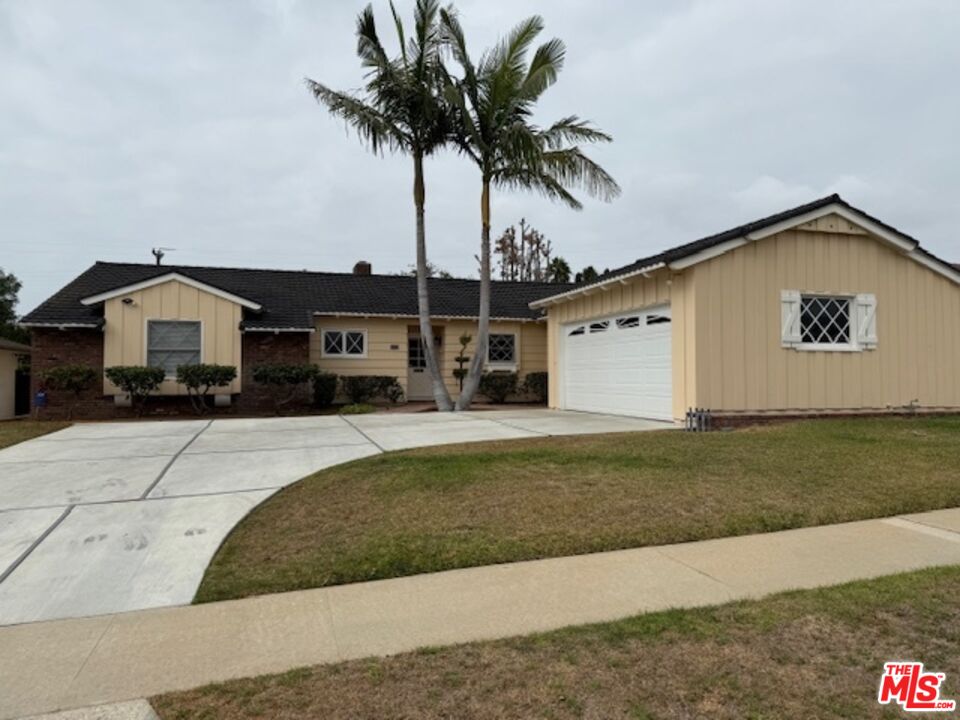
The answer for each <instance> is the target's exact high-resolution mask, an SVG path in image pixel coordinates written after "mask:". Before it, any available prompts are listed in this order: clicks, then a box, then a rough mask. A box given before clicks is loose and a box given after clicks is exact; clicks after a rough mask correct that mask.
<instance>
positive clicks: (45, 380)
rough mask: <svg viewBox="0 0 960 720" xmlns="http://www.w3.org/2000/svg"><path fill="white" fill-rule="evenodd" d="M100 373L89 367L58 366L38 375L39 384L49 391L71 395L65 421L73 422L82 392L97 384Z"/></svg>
mask: <svg viewBox="0 0 960 720" xmlns="http://www.w3.org/2000/svg"><path fill="white" fill-rule="evenodd" d="M99 380H100V373H98V372H97V371H96V368H92V367H90V366H89V365H58V366H56V367H52V368H50V369H49V370H47V371H46V372H43V373H41V374H40V382H41V383H42V384H43V385H44V386H45V387H47V388H49V389H51V390H60V391H61V392H65V393H73V402H71V403H70V407H69V408H67V420H73V411H74V409H75V408H76V407H77V403H78V402H80V395H81V393H83V391H84V390H90V389H92V388H93V387H94V385H95V384H96V383H97V382H99Z"/></svg>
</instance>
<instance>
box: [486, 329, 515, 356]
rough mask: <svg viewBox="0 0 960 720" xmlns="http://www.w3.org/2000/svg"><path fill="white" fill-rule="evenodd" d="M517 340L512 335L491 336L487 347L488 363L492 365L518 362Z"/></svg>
mask: <svg viewBox="0 0 960 720" xmlns="http://www.w3.org/2000/svg"><path fill="white" fill-rule="evenodd" d="M516 348H517V338H516V336H515V335H510V334H505V333H504V334H498V333H491V334H490V342H489V345H488V347H487V361H488V362H492V363H512V362H515V361H516Z"/></svg>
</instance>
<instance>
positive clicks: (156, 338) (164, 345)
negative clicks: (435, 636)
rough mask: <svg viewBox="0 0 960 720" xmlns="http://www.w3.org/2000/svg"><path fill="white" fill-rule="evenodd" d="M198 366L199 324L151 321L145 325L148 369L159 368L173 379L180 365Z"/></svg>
mask: <svg viewBox="0 0 960 720" xmlns="http://www.w3.org/2000/svg"><path fill="white" fill-rule="evenodd" d="M199 362H200V323H199V322H196V321H183V320H151V321H150V322H148V323H147V365H149V366H150V367H162V368H163V369H164V372H165V373H166V374H167V377H173V376H175V375H176V374H177V368H178V367H180V366H181V365H197V364H198V363H199Z"/></svg>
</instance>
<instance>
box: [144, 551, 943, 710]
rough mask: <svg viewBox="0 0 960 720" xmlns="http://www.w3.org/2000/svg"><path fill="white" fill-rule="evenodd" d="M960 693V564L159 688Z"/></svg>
mask: <svg viewBox="0 0 960 720" xmlns="http://www.w3.org/2000/svg"><path fill="white" fill-rule="evenodd" d="M905 658H906V659H919V660H922V661H923V662H925V663H926V665H927V667H928V668H930V669H933V670H937V671H943V672H946V673H947V682H946V686H945V688H944V692H943V697H946V698H957V697H960V684H958V678H960V568H956V567H953V568H940V569H934V570H925V571H921V572H917V573H910V574H904V575H895V576H891V577H887V578H880V579H877V580H871V581H866V582H858V583H852V584H849V585H844V586H840V587H834V588H826V589H822V590H814V591H801V592H793V593H785V594H782V595H777V596H773V597H771V598H767V599H764V600H760V601H751V602H740V603H734V604H729V605H723V606H720V607H716V608H707V609H699V610H687V611H679V610H677V611H670V612H664V613H657V614H652V615H644V616H639V617H636V618H632V619H629V620H624V621H620V622H614V623H607V624H602V625H591V626H585V627H579V628H572V629H568V630H562V631H558V632H553V633H549V634H544V635H537V636H532V637H526V638H518V639H512V640H505V641H497V642H487V643H475V644H471V645H463V646H459V647H452V648H445V649H440V650H427V651H421V652H415V653H407V654H404V655H398V656H395V657H392V658H385V659H371V660H361V661H354V662H348V663H342V664H339V665H332V666H321V667H314V668H308V669H302V670H295V671H292V672H289V673H284V674H280V675H271V676H264V677H259V678H253V679H248V680H238V681H234V682H228V683H224V684H220V685H212V686H209V687H205V688H201V689H198V690H194V691H190V692H184V693H174V694H169V695H165V696H162V697H159V698H155V699H154V700H153V703H154V706H155V707H156V709H157V711H158V712H159V713H160V716H161V718H163V720H188V719H199V718H204V719H206V720H215V719H217V718H224V719H226V718H231V719H236V720H243V719H245V718H271V719H272V720H306V719H307V718H325V719H327V720H334V719H343V720H347V719H348V718H349V719H351V720H357V719H361V718H369V719H370V720H388V719H393V718H395V719H397V720H399V719H401V718H402V719H404V720H427V719H429V718H437V719H440V718H457V719H458V720H473V719H476V720H481V719H490V720H494V719H502V718H547V719H554V720H565V719H567V718H597V719H599V718H603V719H604V720H607V719H608V718H634V719H639V718H706V717H709V718H719V719H721V720H723V719H729V720H742V719H743V718H802V719H803V720H808V719H809V718H827V717H829V718H879V717H889V718H896V717H902V715H901V714H900V713H899V712H898V711H897V710H896V709H895V708H893V707H888V708H886V709H883V708H881V707H880V706H879V705H877V703H876V692H877V686H878V683H879V679H880V673H881V671H882V666H883V663H884V662H885V661H887V660H891V659H905Z"/></svg>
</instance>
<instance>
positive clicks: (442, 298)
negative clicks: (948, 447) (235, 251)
mask: <svg viewBox="0 0 960 720" xmlns="http://www.w3.org/2000/svg"><path fill="white" fill-rule="evenodd" d="M479 285H480V284H479V281H475V280H459V279H448V280H445V279H432V280H430V302H431V310H432V317H433V323H432V324H433V326H434V333H435V336H436V337H435V344H436V346H437V349H438V350H439V353H438V355H439V361H440V366H441V371H442V372H443V376H444V378H445V380H446V383H447V387H448V388H449V389H450V392H451V393H453V394H454V395H456V394H457V392H458V389H459V384H458V382H457V380H456V379H455V378H454V375H453V370H454V369H455V368H457V367H459V366H458V364H457V362H456V360H455V358H456V356H457V355H459V353H460V343H459V341H458V338H459V337H460V336H461V335H462V334H464V333H467V334H470V335H473V336H474V337H475V336H476V319H475V318H476V314H477V308H478V304H479ZM570 287H572V286H570V285H547V284H546V283H516V282H494V283H493V290H492V305H491V316H492V319H491V325H490V332H491V336H490V348H489V351H488V362H487V367H488V368H489V369H501V370H512V371H516V372H517V373H518V374H519V375H520V376H521V377H522V376H524V375H526V374H527V373H529V372H534V371H543V370H545V369H546V366H547V351H546V339H547V333H546V322H545V320H544V318H543V317H542V313H540V312H539V311H536V310H531V309H530V307H529V304H530V302H531V301H532V300H534V299H536V298H539V297H543V296H544V295H546V294H549V292H550V291H551V290H552V289H561V290H566V289H569V288H570ZM21 324H23V325H25V326H27V327H30V328H31V329H32V331H33V350H34V352H33V366H34V369H35V372H36V373H37V374H39V373H40V372H42V371H43V370H45V369H46V368H48V367H51V366H54V365H58V364H64V363H84V364H88V365H92V366H93V367H96V368H98V369H101V368H105V367H110V366H114V365H159V366H163V367H165V368H166V369H167V371H168V379H167V380H166V381H165V382H164V384H163V386H162V387H161V390H160V393H159V394H161V395H164V396H177V395H183V394H185V389H184V388H183V387H182V386H179V385H178V384H177V383H176V382H175V381H174V379H173V378H174V375H175V372H176V367H177V366H178V365H180V364H184V363H197V362H205V363H219V364H224V365H234V366H236V367H237V369H238V377H237V379H236V380H235V381H234V382H233V384H232V385H231V386H230V387H229V388H225V389H224V390H223V391H222V392H221V396H222V397H221V398H220V401H227V400H228V399H229V400H231V401H232V402H233V403H234V404H236V405H237V406H238V407H239V408H240V409H241V410H243V411H256V410H260V409H267V408H269V407H272V399H271V396H270V395H269V392H268V391H267V389H266V388H263V387H262V386H258V385H257V384H256V383H254V382H253V378H252V372H253V368H254V367H255V366H256V365H259V364H264V363H307V362H313V363H316V364H317V365H319V366H320V367H321V368H322V369H324V370H328V371H331V372H335V373H337V374H339V375H390V376H395V377H397V378H398V379H399V382H400V384H401V385H402V386H403V388H404V390H405V392H406V395H407V398H408V399H410V400H430V399H432V394H431V384H430V378H429V374H428V372H427V371H426V369H425V368H424V363H423V354H422V352H421V351H420V348H421V346H420V331H419V321H418V314H417V292H416V279H415V278H413V277H411V276H408V275H373V274H371V272H370V265H369V264H368V263H364V262H360V263H357V265H356V267H355V268H354V273H353V274H344V273H322V272H307V271H278V270H253V269H232V268H211V267H186V266H167V265H164V266H157V265H139V264H123V263H104V262H98V263H96V264H95V265H94V266H93V267H91V268H90V269H88V270H87V271H86V272H84V273H83V274H82V275H80V276H79V277H78V278H76V279H75V280H74V281H73V282H71V283H70V284H69V285H67V286H66V287H64V288H63V289H62V290H60V291H59V292H58V293H56V294H55V295H54V296H53V297H51V298H50V299H49V300H47V301H46V302H44V303H43V304H42V305H41V306H40V307H38V308H37V309H36V310H34V311H33V312H31V313H30V314H29V315H27V316H26V317H25V318H24V319H23V321H22V323H21ZM472 351H473V344H472V343H471V345H470V346H469V347H468V348H467V355H470V354H472ZM114 404H123V396H122V395H121V394H120V393H119V391H118V390H117V388H115V387H114V386H113V385H112V384H111V383H110V382H109V381H107V380H106V379H104V383H103V387H102V390H100V391H99V392H96V393H90V395H89V397H86V398H84V400H83V401H82V402H81V403H80V405H79V406H78V409H77V413H78V416H86V417H97V416H101V417H106V416H110V415H112V414H113V408H112V406H113V405H114ZM221 404H226V402H221ZM59 409H62V408H60V406H59V405H58V401H57V398H55V397H54V396H53V394H51V396H50V407H49V410H48V411H47V414H48V415H56V414H58V412H59Z"/></svg>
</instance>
